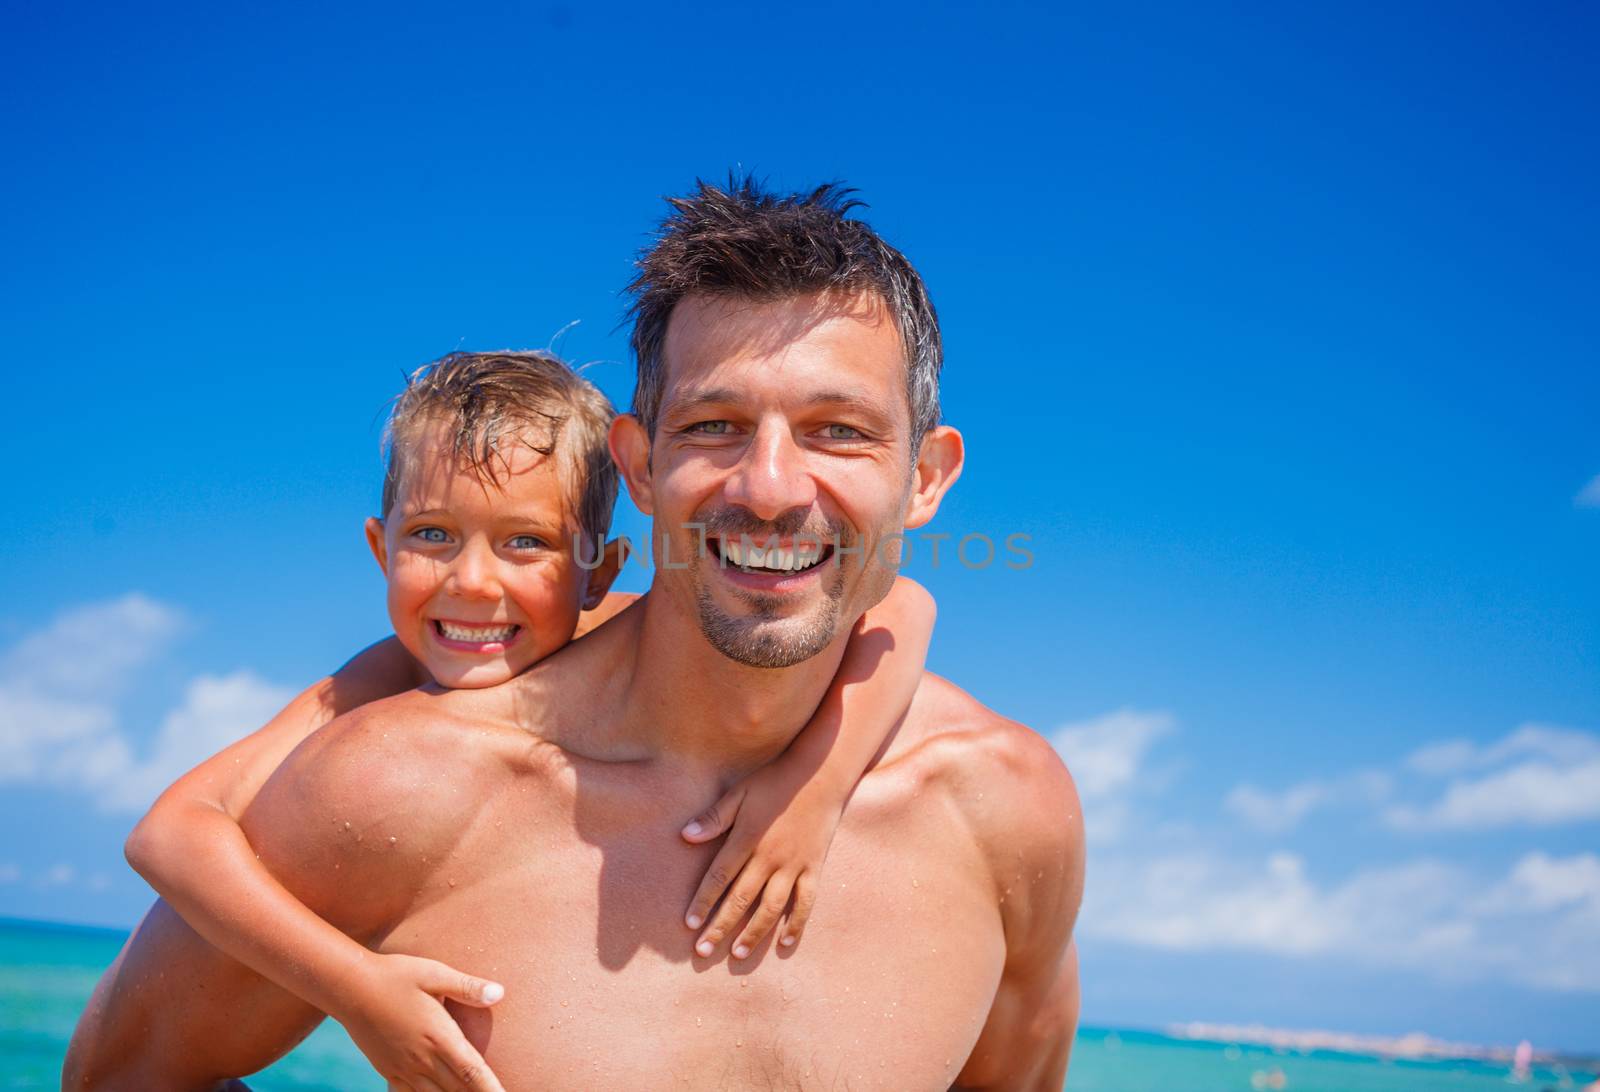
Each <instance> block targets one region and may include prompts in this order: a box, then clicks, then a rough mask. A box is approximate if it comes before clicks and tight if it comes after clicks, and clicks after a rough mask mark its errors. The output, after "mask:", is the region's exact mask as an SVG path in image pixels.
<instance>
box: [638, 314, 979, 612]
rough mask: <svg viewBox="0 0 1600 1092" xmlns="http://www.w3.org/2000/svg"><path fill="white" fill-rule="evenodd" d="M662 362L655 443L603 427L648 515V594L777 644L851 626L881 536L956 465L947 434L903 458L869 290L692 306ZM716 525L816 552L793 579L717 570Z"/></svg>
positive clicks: (936, 433)
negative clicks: (702, 609) (707, 608)
mask: <svg viewBox="0 0 1600 1092" xmlns="http://www.w3.org/2000/svg"><path fill="white" fill-rule="evenodd" d="M665 355H666V358H667V359H668V360H670V361H674V362H681V365H678V366H674V367H673V368H671V369H670V370H669V372H668V377H667V385H666V391H665V394H664V397H663V399H662V403H661V412H660V416H659V418H658V420H657V422H656V427H655V433H654V436H646V435H645V434H644V430H643V428H642V427H641V426H640V425H639V423H638V422H637V421H635V420H634V419H633V418H631V417H623V418H619V419H618V421H617V423H616V424H615V425H614V426H613V429H612V450H613V453H614V455H615V456H616V458H617V461H618V465H619V466H621V467H622V468H623V470H624V473H625V474H626V475H627V477H628V486H629V489H630V491H631V493H632V495H633V497H634V499H635V503H637V504H638V505H639V507H640V508H641V509H642V510H643V511H645V512H646V513H648V514H650V515H652V516H654V517H655V525H656V538H655V543H654V546H655V551H656V564H657V580H656V583H655V588H656V589H657V590H658V591H661V592H665V593H666V594H668V595H671V596H673V597H674V599H675V600H677V602H678V603H679V604H680V606H682V607H683V608H684V609H691V610H697V609H698V601H699V599H700V598H701V597H707V598H709V600H710V601H711V603H712V605H713V606H714V608H715V609H716V610H717V611H719V612H720V613H722V614H724V615H727V616H729V617H730V618H733V619H738V620H741V621H742V622H743V623H744V624H745V626H746V628H747V629H748V631H750V632H751V633H755V634H764V635H768V636H772V637H775V638H782V637H784V636H787V635H792V634H795V633H799V632H802V631H804V630H806V629H807V628H808V627H816V626H817V625H819V624H820V623H821V621H822V620H823V619H824V617H825V616H827V615H828V614H829V613H830V611H831V612H832V613H833V614H834V615H835V616H836V624H835V625H833V626H830V627H827V629H828V632H827V634H826V636H828V637H829V638H831V637H833V636H836V634H837V630H838V625H837V618H838V617H842V618H843V619H853V618H855V617H858V616H859V615H860V613H861V612H862V611H864V610H865V609H867V608H868V607H870V606H871V605H872V604H873V603H876V602H878V601H879V600H880V599H882V598H883V596H884V594H885V593H886V592H887V591H888V589H889V586H890V585H891V584H892V583H893V581H894V576H895V570H894V568H893V566H892V565H889V564H885V563H884V561H885V559H886V558H894V557H896V556H898V555H897V553H896V548H895V543H894V542H893V541H892V539H888V538H887V536H891V535H893V534H894V533H895V532H898V531H900V530H901V529H902V528H915V527H920V526H922V525H924V524H925V523H927V522H928V520H929V519H931V518H932V516H933V514H934V512H935V511H936V510H937V507H938V502H939V499H940V498H941V497H942V496H943V494H944V492H945V490H947V489H949V487H950V486H951V485H952V484H953V483H954V481H955V479H956V477H957V476H959V474H960V468H961V459H962V448H961V437H960V434H959V433H957V432H956V430H954V429H952V428H949V427H947V426H941V427H938V428H935V429H933V430H932V431H931V432H930V433H929V434H928V435H927V436H926V437H925V438H924V440H923V441H922V444H921V446H920V448H919V451H918V452H917V453H913V452H912V451H911V450H910V444H911V435H910V433H911V411H910V405H909V403H908V400H907V396H906V389H905V382H904V378H903V373H902V367H903V365H901V364H900V361H902V360H903V349H902V347H901V341H900V335H899V332H898V330H897V328H896V327H895V324H894V322H893V320H892V319H891V318H890V316H889V314H888V311H887V309H886V308H884V307H883V306H882V305H881V304H880V303H879V302H878V301H877V299H876V297H872V296H865V297H845V298H837V297H831V296H811V297H802V298H800V299H796V300H789V301H781V302H777V303H772V304H767V305H751V304H749V303H746V302H742V301H728V300H721V299H714V298H690V299H688V300H685V301H684V302H683V303H681V304H679V306H678V307H677V309H676V310H675V311H674V312H673V317H672V322H671V324H670V326H669V327H668V333H667V343H666V354H665ZM719 516H720V517H724V518H726V519H730V520H732V521H733V522H734V524H735V526H736V528H738V529H740V530H743V529H745V527H744V524H745V521H750V523H751V526H750V527H749V528H748V530H749V537H750V538H751V539H752V540H753V541H754V542H755V543H757V544H759V545H763V546H766V545H778V546H780V547H794V546H796V545H797V544H798V545H811V546H813V547H815V546H817V545H820V544H826V545H825V546H824V549H823V553H822V562H821V564H818V565H815V566H814V567H812V568H810V569H808V570H805V571H803V572H800V573H797V574H794V575H776V574H768V573H760V574H754V573H747V572H744V571H742V570H741V569H740V568H738V567H737V566H733V565H729V564H725V563H723V561H722V554H723V551H722V548H721V543H720V542H719V540H718V537H717V534H716V521H717V519H718V517H719ZM707 523H711V524H712V527H711V530H710V531H706V530H703V529H701V527H700V526H698V525H704V524H707ZM836 542H838V543H841V544H842V545H843V546H844V547H845V548H844V549H836V548H835V546H834V543H836ZM852 548H853V549H852ZM669 561H671V562H676V563H677V564H679V565H682V564H684V563H685V562H687V565H688V567H687V568H678V569H675V568H673V567H672V566H671V565H669V564H667V562H669ZM830 600H833V603H832V604H831V605H830V602H829V601H830ZM845 624H846V625H848V622H846V623H845Z"/></svg>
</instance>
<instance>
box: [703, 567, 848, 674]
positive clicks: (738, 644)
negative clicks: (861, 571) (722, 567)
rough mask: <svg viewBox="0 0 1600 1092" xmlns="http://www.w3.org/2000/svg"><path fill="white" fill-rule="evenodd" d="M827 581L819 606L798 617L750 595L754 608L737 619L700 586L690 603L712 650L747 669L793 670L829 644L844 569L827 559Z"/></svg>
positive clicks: (769, 600)
mask: <svg viewBox="0 0 1600 1092" xmlns="http://www.w3.org/2000/svg"><path fill="white" fill-rule="evenodd" d="M823 564H825V565H830V566H831V567H832V568H833V570H834V571H833V575H832V577H831V579H829V580H827V581H826V582H825V583H824V585H823V591H824V594H825V598H824V599H823V601H822V603H821V605H820V607H819V608H818V609H817V610H815V611H813V612H812V613H811V614H810V615H808V616H806V617H801V618H779V617H778V616H777V611H776V608H777V606H778V600H776V599H774V598H772V597H770V596H762V595H750V596H747V597H746V599H747V601H748V602H749V603H750V604H751V606H752V607H753V608H754V613H753V614H752V615H750V616H748V617H736V616H735V615H732V614H729V613H728V612H727V611H725V610H723V609H722V608H721V607H719V606H718V605H717V604H716V602H715V601H714V600H713V599H712V598H711V592H710V589H708V588H707V587H706V586H705V585H704V584H700V585H699V586H698V587H697V588H696V589H695V599H696V601H697V602H698V604H699V608H700V632H701V633H703V634H705V638H706V640H707V641H710V642H711V647H712V648H714V649H716V650H717V651H718V652H720V653H722V654H723V655H724V656H726V657H728V659H730V660H733V661H734V662H735V663H741V664H744V665H745V666H746V667H769V668H778V667H793V666H794V665H795V664H798V663H803V662H805V661H806V660H809V659H811V657H813V656H815V655H816V654H817V653H819V652H821V651H822V650H823V649H825V648H827V647H828V645H829V644H831V643H832V641H833V638H834V636H835V634H836V632H837V630H838V627H839V603H840V601H841V600H842V599H843V598H844V569H843V567H842V566H840V565H837V564H835V563H834V561H833V559H832V558H830V559H829V560H828V561H826V562H824V563H823Z"/></svg>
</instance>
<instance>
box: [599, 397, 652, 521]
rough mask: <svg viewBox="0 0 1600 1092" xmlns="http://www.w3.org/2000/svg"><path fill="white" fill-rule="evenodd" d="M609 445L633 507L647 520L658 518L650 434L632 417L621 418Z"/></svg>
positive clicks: (608, 438)
mask: <svg viewBox="0 0 1600 1092" xmlns="http://www.w3.org/2000/svg"><path fill="white" fill-rule="evenodd" d="M606 442H607V443H608V444H609V445H610V447H611V458H612V461H614V462H615V463H616V464H617V469H618V470H619V471H621V473H622V483H623V484H624V485H626V486H627V487H628V496H630V497H632V498H633V503H634V506H635V507H637V508H638V509H639V511H641V512H643V513H644V514H645V515H647V516H653V515H655V512H654V511H653V506H654V504H655V492H654V490H653V489H652V488H651V484H650V434H649V433H648V432H646V431H645V428H644V425H643V424H642V423H640V421H639V419H638V418H637V417H635V416H634V415H633V414H631V413H622V414H618V415H617V418H616V420H614V421H612V422H611V432H610V434H609V435H608V436H607V437H606Z"/></svg>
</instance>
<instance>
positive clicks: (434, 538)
mask: <svg viewBox="0 0 1600 1092" xmlns="http://www.w3.org/2000/svg"><path fill="white" fill-rule="evenodd" d="M411 533H412V534H413V535H415V536H416V537H417V538H420V539H421V540H422V541H423V542H431V543H433V544H434V545H435V546H438V545H442V544H443V543H446V542H449V541H450V536H449V535H448V534H446V533H445V530H444V528H442V527H418V528H417V529H416V530H415V531H413V532H411Z"/></svg>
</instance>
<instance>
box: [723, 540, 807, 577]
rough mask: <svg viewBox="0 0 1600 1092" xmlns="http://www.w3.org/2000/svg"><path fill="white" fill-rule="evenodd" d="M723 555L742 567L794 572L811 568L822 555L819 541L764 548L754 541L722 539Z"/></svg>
mask: <svg viewBox="0 0 1600 1092" xmlns="http://www.w3.org/2000/svg"><path fill="white" fill-rule="evenodd" d="M722 556H723V557H725V558H727V559H728V560H729V561H731V562H733V563H734V564H735V565H737V566H739V568H741V569H766V570H767V571H769V572H778V573H792V572H797V571H799V570H800V569H809V568H810V567H811V566H813V565H815V564H816V563H817V559H818V558H820V557H821V556H822V546H821V544H819V543H814V542H813V543H798V544H796V545H794V546H770V547H766V548H762V547H760V546H757V545H755V544H754V543H752V542H748V541H743V542H736V541H734V540H733V539H723V540H722Z"/></svg>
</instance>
